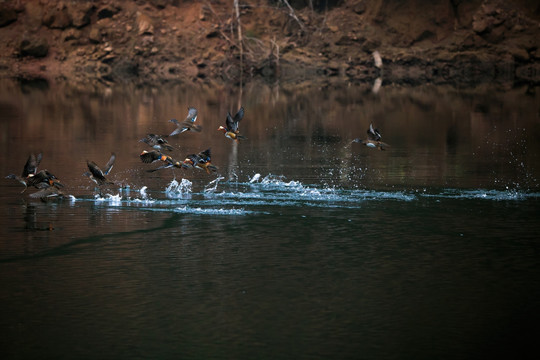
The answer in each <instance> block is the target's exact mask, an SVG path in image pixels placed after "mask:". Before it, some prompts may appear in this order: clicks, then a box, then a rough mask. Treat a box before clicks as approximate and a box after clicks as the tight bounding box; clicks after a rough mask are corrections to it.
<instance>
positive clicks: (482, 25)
mask: <svg viewBox="0 0 540 360" xmlns="http://www.w3.org/2000/svg"><path fill="white" fill-rule="evenodd" d="M492 26H493V22H492V19H491V18H485V17H479V18H476V19H473V24H472V28H473V31H474V32H475V33H477V34H483V33H485V32H489V31H490V30H491V27H492Z"/></svg>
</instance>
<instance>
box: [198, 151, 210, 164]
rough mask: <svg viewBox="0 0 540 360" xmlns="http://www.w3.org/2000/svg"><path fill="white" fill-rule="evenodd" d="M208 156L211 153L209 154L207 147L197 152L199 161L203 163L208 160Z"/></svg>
mask: <svg viewBox="0 0 540 360" xmlns="http://www.w3.org/2000/svg"><path fill="white" fill-rule="evenodd" d="M210 156H211V155H210V149H209V148H208V149H206V150H204V151H201V152H200V153H199V155H198V157H199V159H200V160H199V161H201V162H204V163H206V162H209V161H210Z"/></svg>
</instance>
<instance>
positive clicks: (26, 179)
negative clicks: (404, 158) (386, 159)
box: [6, 107, 389, 201]
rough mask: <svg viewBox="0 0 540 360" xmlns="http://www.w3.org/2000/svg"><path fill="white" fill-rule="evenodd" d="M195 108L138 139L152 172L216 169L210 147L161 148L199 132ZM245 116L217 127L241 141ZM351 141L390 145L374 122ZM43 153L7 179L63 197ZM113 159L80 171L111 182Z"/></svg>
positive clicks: (240, 112)
mask: <svg viewBox="0 0 540 360" xmlns="http://www.w3.org/2000/svg"><path fill="white" fill-rule="evenodd" d="M197 115H198V112H197V109H196V108H194V107H189V108H188V115H187V116H186V118H185V119H184V120H183V121H178V120H176V119H171V120H169V121H170V122H172V123H173V124H174V125H176V128H175V129H174V130H173V131H172V132H171V133H170V134H169V135H156V134H147V135H146V136H145V137H144V138H143V139H141V140H140V141H141V142H144V143H145V144H147V145H148V146H150V147H151V148H152V150H150V151H147V150H144V151H143V152H142V153H141V154H140V155H139V157H140V159H141V161H142V162H143V163H146V164H150V163H155V162H160V163H161V165H160V166H159V167H157V168H154V169H150V170H147V171H148V172H154V171H157V170H160V169H166V168H175V167H176V168H183V169H193V168H196V169H200V170H205V171H206V172H207V173H208V174H210V173H211V172H216V171H217V170H218V168H217V166H215V165H213V164H212V163H211V152H210V148H208V149H206V150H204V151H201V152H200V153H198V154H189V155H187V156H186V158H185V159H184V160H183V161H178V160H175V159H173V158H172V157H171V156H169V155H165V154H164V151H172V150H173V149H174V148H173V146H171V145H170V144H169V142H168V141H167V140H166V138H167V137H172V136H175V135H178V134H181V133H184V132H186V131H193V132H200V131H202V126H200V125H199V124H196V120H197ZM243 118H244V108H243V107H240V109H239V110H238V111H237V112H236V114H235V115H234V116H231V114H230V113H229V112H227V117H226V119H225V126H220V127H219V128H218V129H217V130H219V131H222V132H223V133H224V135H225V137H227V138H229V139H231V140H233V141H236V142H240V140H244V139H246V138H245V137H244V136H243V135H241V134H240V130H239V122H240V121H241V120H242V119H243ZM352 142H353V143H360V144H363V145H366V146H367V147H370V148H378V149H379V150H385V149H386V148H387V147H389V145H388V144H386V143H384V142H382V141H381V134H380V132H379V130H378V129H375V128H373V124H370V125H369V128H368V130H367V138H366V139H360V138H356V139H354V140H353V141H352ZM41 159H42V154H41V153H39V154H38V155H37V156H36V155H35V154H33V153H32V154H30V156H29V157H28V160H27V161H26V164H25V165H24V168H23V171H22V174H21V176H17V175H15V174H9V175H8V176H6V178H8V179H14V180H17V181H19V182H20V183H21V184H23V185H24V190H23V191H22V192H24V191H26V189H27V188H28V187H34V188H36V189H38V191H36V192H34V193H32V194H30V197H32V198H39V199H41V200H43V201H47V200H49V199H51V198H63V197H65V194H64V193H63V192H62V191H61V189H62V188H63V187H64V185H63V184H62V183H61V182H60V181H59V179H58V178H57V177H56V176H55V175H54V174H52V173H51V172H50V171H48V170H40V171H38V166H39V164H40V162H41ZM115 160H116V155H115V154H114V153H112V154H111V157H110V158H109V161H108V162H107V164H106V165H105V167H104V168H103V169H101V168H100V167H99V166H98V165H97V164H96V163H95V162H93V161H89V160H87V162H86V165H87V167H88V171H87V172H85V173H84V174H83V175H84V176H87V177H88V178H90V179H91V180H92V181H93V182H95V183H96V185H97V186H98V187H101V186H103V185H107V184H114V182H112V181H109V180H108V179H107V178H106V176H107V175H108V174H109V173H110V171H111V169H112V168H113V166H114V162H115Z"/></svg>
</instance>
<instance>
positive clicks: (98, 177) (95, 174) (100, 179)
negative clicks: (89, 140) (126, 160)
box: [83, 153, 116, 186]
mask: <svg viewBox="0 0 540 360" xmlns="http://www.w3.org/2000/svg"><path fill="white" fill-rule="evenodd" d="M115 160H116V155H115V154H114V153H112V154H111V157H110V158H109V161H108V162H107V164H106V165H105V171H103V170H101V169H100V167H99V166H98V165H97V164H96V163H95V162H93V161H89V160H87V161H86V165H87V167H88V170H89V172H85V173H84V174H83V175H84V176H88V177H89V178H90V180H92V181H93V182H95V183H96V184H97V185H98V186H101V185H105V184H114V182H112V181H109V180H107V178H106V177H105V175H109V173H110V172H111V169H112V168H113V166H114V162H115Z"/></svg>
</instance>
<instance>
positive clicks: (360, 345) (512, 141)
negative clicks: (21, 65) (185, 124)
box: [0, 80, 540, 359]
mask: <svg viewBox="0 0 540 360" xmlns="http://www.w3.org/2000/svg"><path fill="white" fill-rule="evenodd" d="M58 86H59V87H57V86H53V85H50V86H38V87H36V86H35V84H27V83H14V82H10V81H6V80H3V81H2V82H1V86H0V88H1V92H2V97H1V99H2V100H1V101H0V110H1V111H0V126H1V127H2V132H1V134H2V137H1V139H0V146H1V149H2V152H1V153H0V154H1V155H0V157H1V162H0V172H1V173H2V174H5V175H7V174H8V173H12V172H13V173H16V174H19V173H20V172H21V170H22V167H23V165H24V162H25V161H26V158H27V156H28V154H29V153H30V152H36V153H37V152H39V151H42V152H43V161H42V163H41V166H40V168H42V169H45V168H46V169H49V170H50V171H51V172H53V173H54V174H55V175H57V176H58V178H60V179H61V180H62V181H63V182H64V183H65V184H66V189H65V192H66V193H67V194H70V195H71V196H70V197H68V198H66V199H64V200H62V201H50V202H41V201H39V200H35V199H31V198H29V196H28V194H29V193H31V192H33V191H34V190H30V189H29V190H27V191H26V192H25V193H23V194H21V193H20V192H21V191H22V187H21V185H20V184H18V183H17V182H15V181H13V180H9V179H3V178H2V179H1V180H0V186H1V189H2V190H1V192H0V197H1V199H0V200H1V204H2V205H0V215H1V216H0V222H1V223H0V239H1V240H0V288H1V289H2V290H1V291H0V311H1V316H0V327H1V329H2V334H3V336H2V337H0V338H1V340H0V347H1V349H2V353H3V358H92V359H95V358H129V359H133V358H162V359H164V358H182V359H225V358H232V359H253V358H257V359H303V358H308V359H330V358H332V359H346V358H361V359H409V358H410V359H433V358H438V359H444V358H451V359H456V358H458V359H463V358H471V359H472V358H475V359H476V358H486V357H490V356H493V355H499V356H500V355H504V356H506V357H512V358H526V357H527V356H530V355H531V353H532V354H534V353H535V352H537V351H538V350H537V349H536V345H535V344H536V340H537V338H538V336H539V335H540V334H539V331H538V326H537V324H538V322H539V320H540V301H539V300H538V299H539V298H540V266H539V265H540V257H539V250H540V247H539V242H538V234H539V231H540V224H539V222H538V213H539V211H538V210H539V200H540V186H539V182H538V179H539V178H540V167H539V165H540V162H539V155H540V151H539V150H540V145H539V143H538V141H537V139H538V137H539V135H540V115H539V114H540V101H539V96H538V95H536V94H535V93H534V92H533V91H531V90H535V89H534V88H533V89H530V88H529V89H526V88H519V87H517V88H513V89H498V88H496V87H486V88H476V89H457V90H456V89H453V88H445V87H436V86H430V85H426V86H422V87H415V88H401V87H393V86H384V85H383V86H382V88H381V90H380V91H379V92H378V93H377V94H373V93H372V92H371V89H370V88H369V87H363V86H356V85H353V86H335V87H334V86H329V87H324V88H309V87H308V88H287V87H283V88H278V87H266V86H262V85H261V86H256V85H253V86H251V87H249V88H246V89H243V91H242V92H241V91H239V90H238V89H232V90H231V89H225V88H223V89H215V88H213V89H204V88H182V87H174V86H171V87H166V86H165V87H164V88H160V89H151V88H143V89H141V88H131V87H129V86H126V87H124V88H112V89H109V90H107V91H96V92H93V93H92V92H90V93H88V92H86V91H82V90H75V89H70V88H68V87H65V88H64V87H61V84H60V85H58ZM239 99H241V101H240V100H239ZM240 103H241V104H242V105H244V106H245V108H246V116H245V119H244V120H243V121H242V123H241V126H240V129H241V130H242V132H243V133H244V134H245V136H246V137H247V138H248V140H246V141H245V142H242V143H240V144H235V143H233V142H232V141H230V140H229V139H226V138H225V137H223V134H222V133H220V132H218V131H216V129H217V127H218V126H219V125H221V124H222V123H223V122H224V120H225V117H224V114H225V113H226V112H227V111H231V112H233V111H235V110H236V109H237V108H238V107H239V104H240ZM188 106H195V107H197V108H198V109H199V120H198V121H201V124H202V125H203V131H202V132H201V133H200V134H181V135H180V136H178V137H177V138H172V139H170V142H171V143H172V144H173V146H176V147H179V150H175V151H174V152H172V154H173V156H174V157H177V158H179V159H180V160H181V159H183V156H185V155H186V154H188V153H193V152H198V151H201V150H204V149H206V148H208V147H211V148H212V152H213V156H212V162H213V163H214V164H215V165H216V166H218V167H219V170H218V172H217V173H215V174H211V175H207V174H206V173H205V172H204V171H199V170H196V169H192V170H180V169H176V170H174V171H172V170H170V169H165V170H160V171H157V172H154V173H148V172H146V170H148V169H151V168H154V167H157V165H154V164H143V163H141V162H140V160H139V159H138V154H139V153H140V152H141V151H142V150H144V149H147V148H145V145H144V144H143V143H140V142H138V140H139V139H140V138H142V137H143V136H144V135H145V134H146V133H148V132H153V133H160V134H166V133H168V132H170V131H172V129H171V126H172V124H170V123H168V122H167V120H168V119H169V118H172V117H176V118H179V119H182V118H183V116H185V115H186V114H187V107H188ZM370 121H373V122H374V124H375V125H376V126H377V127H378V128H379V129H380V130H381V132H382V135H383V140H384V141H385V142H387V143H389V144H390V145H391V147H390V148H389V149H388V150H387V151H378V150H374V149H368V148H366V147H363V146H361V145H359V144H351V140H352V139H353V138H355V137H359V136H360V137H363V136H364V134H365V131H366V129H367V127H368V126H369V122H370ZM147 150H148V149H147ZM112 151H114V152H115V153H116V154H117V162H116V164H115V166H114V168H113V170H112V172H111V174H110V179H111V180H113V181H115V182H116V183H117V185H114V186H108V187H106V188H104V189H101V191H96V189H95V186H94V184H93V183H92V182H91V181H90V180H89V179H88V178H86V177H84V176H82V173H83V172H85V171H86V160H87V159H89V160H93V161H96V162H97V163H98V165H100V166H104V165H105V163H106V162H107V160H108V158H109V156H110V152H112ZM535 358H536V356H535Z"/></svg>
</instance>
